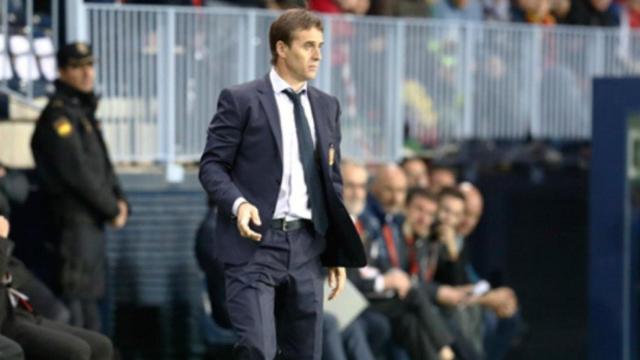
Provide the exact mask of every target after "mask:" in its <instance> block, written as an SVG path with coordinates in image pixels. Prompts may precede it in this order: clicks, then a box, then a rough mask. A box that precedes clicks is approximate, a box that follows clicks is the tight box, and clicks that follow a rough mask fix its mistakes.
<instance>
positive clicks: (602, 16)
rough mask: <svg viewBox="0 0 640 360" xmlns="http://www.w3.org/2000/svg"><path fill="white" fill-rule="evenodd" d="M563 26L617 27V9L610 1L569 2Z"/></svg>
mask: <svg viewBox="0 0 640 360" xmlns="http://www.w3.org/2000/svg"><path fill="white" fill-rule="evenodd" d="M561 22H562V23H563V24H568V25H586V26H617V25H619V23H620V21H619V18H618V8H617V7H616V5H615V4H613V3H612V0H571V5H570V8H569V11H568V13H567V15H566V16H565V17H564V18H563V19H561Z"/></svg>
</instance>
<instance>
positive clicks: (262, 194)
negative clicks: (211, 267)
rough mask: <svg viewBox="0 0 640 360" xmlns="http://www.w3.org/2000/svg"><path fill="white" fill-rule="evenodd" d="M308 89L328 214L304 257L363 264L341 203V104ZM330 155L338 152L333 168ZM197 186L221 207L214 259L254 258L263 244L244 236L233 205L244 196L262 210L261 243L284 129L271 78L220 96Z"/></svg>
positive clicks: (276, 184)
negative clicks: (323, 232) (326, 224)
mask: <svg viewBox="0 0 640 360" xmlns="http://www.w3.org/2000/svg"><path fill="white" fill-rule="evenodd" d="M307 91H308V96H309V102H310V103H311V109H312V112H313V118H314V124H315V130H316V148H317V152H318V156H319V161H320V175H321V176H322V184H323V186H324V193H325V194H326V201H327V211H328V213H329V229H328V231H327V234H326V236H325V237H322V236H320V235H317V236H316V239H315V240H314V241H313V243H312V245H311V248H310V249H309V250H308V252H307V255H308V256H309V257H312V256H317V255H320V254H321V260H322V263H323V265H325V266H346V267H361V266H364V265H365V264H366V256H365V253H364V249H363V246H362V243H361V241H360V238H359V236H358V233H357V231H356V229H355V227H354V225H353V222H352V221H351V218H350V217H349V214H348V212H347V210H346V209H345V207H344V204H343V202H342V177H341V175H340V140H341V135H340V122H339V119H340V105H339V103H338V100H337V99H336V98H335V97H332V96H330V95H328V94H326V93H323V92H322V91H320V90H318V89H316V88H314V87H311V86H308V90H307ZM329 152H333V153H334V155H333V158H334V162H333V164H332V165H331V166H330V164H329V160H330V159H329V157H330V155H329ZM200 182H201V183H202V186H203V187H204V189H205V190H206V191H207V193H208V194H209V196H210V198H211V199H212V200H213V202H214V203H215V204H216V205H217V206H218V217H217V227H216V232H215V239H214V251H215V256H216V257H217V258H218V259H219V260H220V261H222V262H224V263H230V264H241V263H245V262H247V261H249V260H250V258H251V256H252V255H253V253H254V252H255V251H256V249H257V248H258V247H259V246H260V243H259V242H255V241H253V240H250V239H247V238H243V237H241V236H240V233H239V231H238V229H237V226H236V219H235V217H234V216H233V214H232V206H233V203H234V201H235V200H236V199H237V198H239V197H241V196H243V197H244V198H246V199H247V201H249V202H250V203H251V204H253V205H254V206H255V207H256V208H258V211H259V213H260V219H261V220H262V226H259V227H257V226H253V225H252V227H253V228H254V229H255V230H257V231H258V232H260V233H261V234H262V236H263V239H264V236H265V233H266V232H268V231H270V224H271V220H272V216H273V213H274V211H275V207H276V202H277V199H278V192H279V191H280V183H281V182H282V132H281V129H280V117H279V113H278V108H277V105H276V99H275V95H274V93H273V87H272V86H271V81H270V80H269V76H268V75H267V76H265V77H264V78H262V79H258V80H255V81H252V82H249V83H245V84H241V85H237V86H233V87H230V88H227V89H224V90H222V92H221V93H220V97H219V99H218V108H217V113H216V114H215V116H214V117H213V120H211V123H210V124H209V128H208V131H207V144H206V146H205V149H204V153H203V154H202V158H201V160H200Z"/></svg>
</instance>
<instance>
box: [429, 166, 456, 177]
mask: <svg viewBox="0 0 640 360" xmlns="http://www.w3.org/2000/svg"><path fill="white" fill-rule="evenodd" d="M430 169H431V173H432V174H433V173H434V172H438V171H448V172H450V173H452V174H453V177H455V178H456V179H458V169H457V168H456V167H455V166H453V165H446V164H442V163H432V164H431V166H430Z"/></svg>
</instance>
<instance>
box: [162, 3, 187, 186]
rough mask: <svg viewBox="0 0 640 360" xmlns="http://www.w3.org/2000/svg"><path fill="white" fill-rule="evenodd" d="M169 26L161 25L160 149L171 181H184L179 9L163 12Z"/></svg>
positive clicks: (166, 173) (170, 8) (167, 175)
mask: <svg viewBox="0 0 640 360" xmlns="http://www.w3.org/2000/svg"><path fill="white" fill-rule="evenodd" d="M164 15H165V16H164V17H165V18H164V22H165V23H166V26H160V27H158V46H159V52H158V54H159V58H158V74H157V76H158V86H159V88H158V107H159V109H160V113H159V119H158V120H159V122H158V129H159V139H160V141H159V149H158V153H159V155H160V157H161V159H160V160H161V161H163V162H164V164H165V171H166V172H165V175H166V179H167V181H168V182H181V181H182V180H183V178H184V170H183V168H182V167H181V166H180V165H178V164H177V163H176V105H175V99H176V97H175V95H176V91H175V89H176V57H175V56H176V53H175V46H176V11H175V9H174V8H172V7H168V8H167V9H166V10H165V11H164Z"/></svg>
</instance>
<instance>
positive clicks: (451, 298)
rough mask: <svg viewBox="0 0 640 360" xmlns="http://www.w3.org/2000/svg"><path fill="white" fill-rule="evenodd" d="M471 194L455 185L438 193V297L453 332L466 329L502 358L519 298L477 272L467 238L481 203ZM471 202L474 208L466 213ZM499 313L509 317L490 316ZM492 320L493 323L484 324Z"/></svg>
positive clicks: (478, 344)
mask: <svg viewBox="0 0 640 360" xmlns="http://www.w3.org/2000/svg"><path fill="white" fill-rule="evenodd" d="M465 191H467V190H465ZM477 194H478V195H479V192H478V193H477ZM467 198H470V199H471V196H467V197H465V194H464V193H463V192H461V191H459V190H458V189H456V188H444V189H442V190H441V192H440V194H439V210H438V216H437V220H438V223H439V224H438V225H437V227H436V231H435V234H434V237H433V241H437V242H438V243H439V244H440V246H441V248H440V252H439V255H438V264H437V267H436V271H435V273H434V281H435V283H436V284H438V285H439V288H438V291H437V296H436V300H437V303H438V304H439V305H441V307H442V309H443V313H444V314H445V316H446V317H447V318H448V319H449V324H450V326H451V327H452V328H453V330H452V331H454V333H460V334H462V335H463V336H464V337H465V338H466V339H468V340H469V341H470V342H471V343H472V345H473V347H474V348H475V349H476V351H477V352H479V353H482V354H484V355H485V357H486V358H487V359H492V360H493V359H502V358H503V357H504V356H505V355H506V352H507V350H508V349H509V342H510V340H511V337H512V335H511V334H512V333H513V331H512V330H513V329H514V328H515V327H514V326H515V323H516V318H515V317H514V316H515V315H516V311H517V308H518V306H517V298H516V297H515V293H514V292H513V290H511V289H509V288H498V289H491V287H490V285H489V283H488V282H487V281H484V280H480V279H479V278H477V276H476V275H475V272H474V271H473V268H472V266H471V262H470V260H469V255H468V251H467V249H468V247H465V244H464V238H465V236H466V235H468V233H470V231H472V230H473V228H475V224H477V219H479V215H477V213H478V211H477V205H478V203H479V202H478V199H477V198H476V199H472V200H471V201H470V205H467V204H468V202H467ZM480 204H481V203H480ZM467 207H469V208H470V210H471V211H469V212H467ZM474 207H476V208H475V209H476V211H474ZM467 213H469V214H473V215H470V219H471V220H473V219H475V224H472V223H465V218H466V214H467ZM472 216H473V219H472V218H471V217H472ZM470 225H472V226H470ZM461 230H462V231H465V232H461ZM483 309H486V310H489V311H482V310H483ZM496 316H497V318H498V319H510V321H508V322H504V324H501V323H500V321H498V320H489V321H488V320H487V319H495V317H496ZM511 320H512V321H511ZM489 323H491V324H494V325H492V326H489V327H487V326H485V325H486V324H489ZM495 336H497V337H498V338H497V339H496V338H495ZM505 339H506V341H505Z"/></svg>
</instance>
